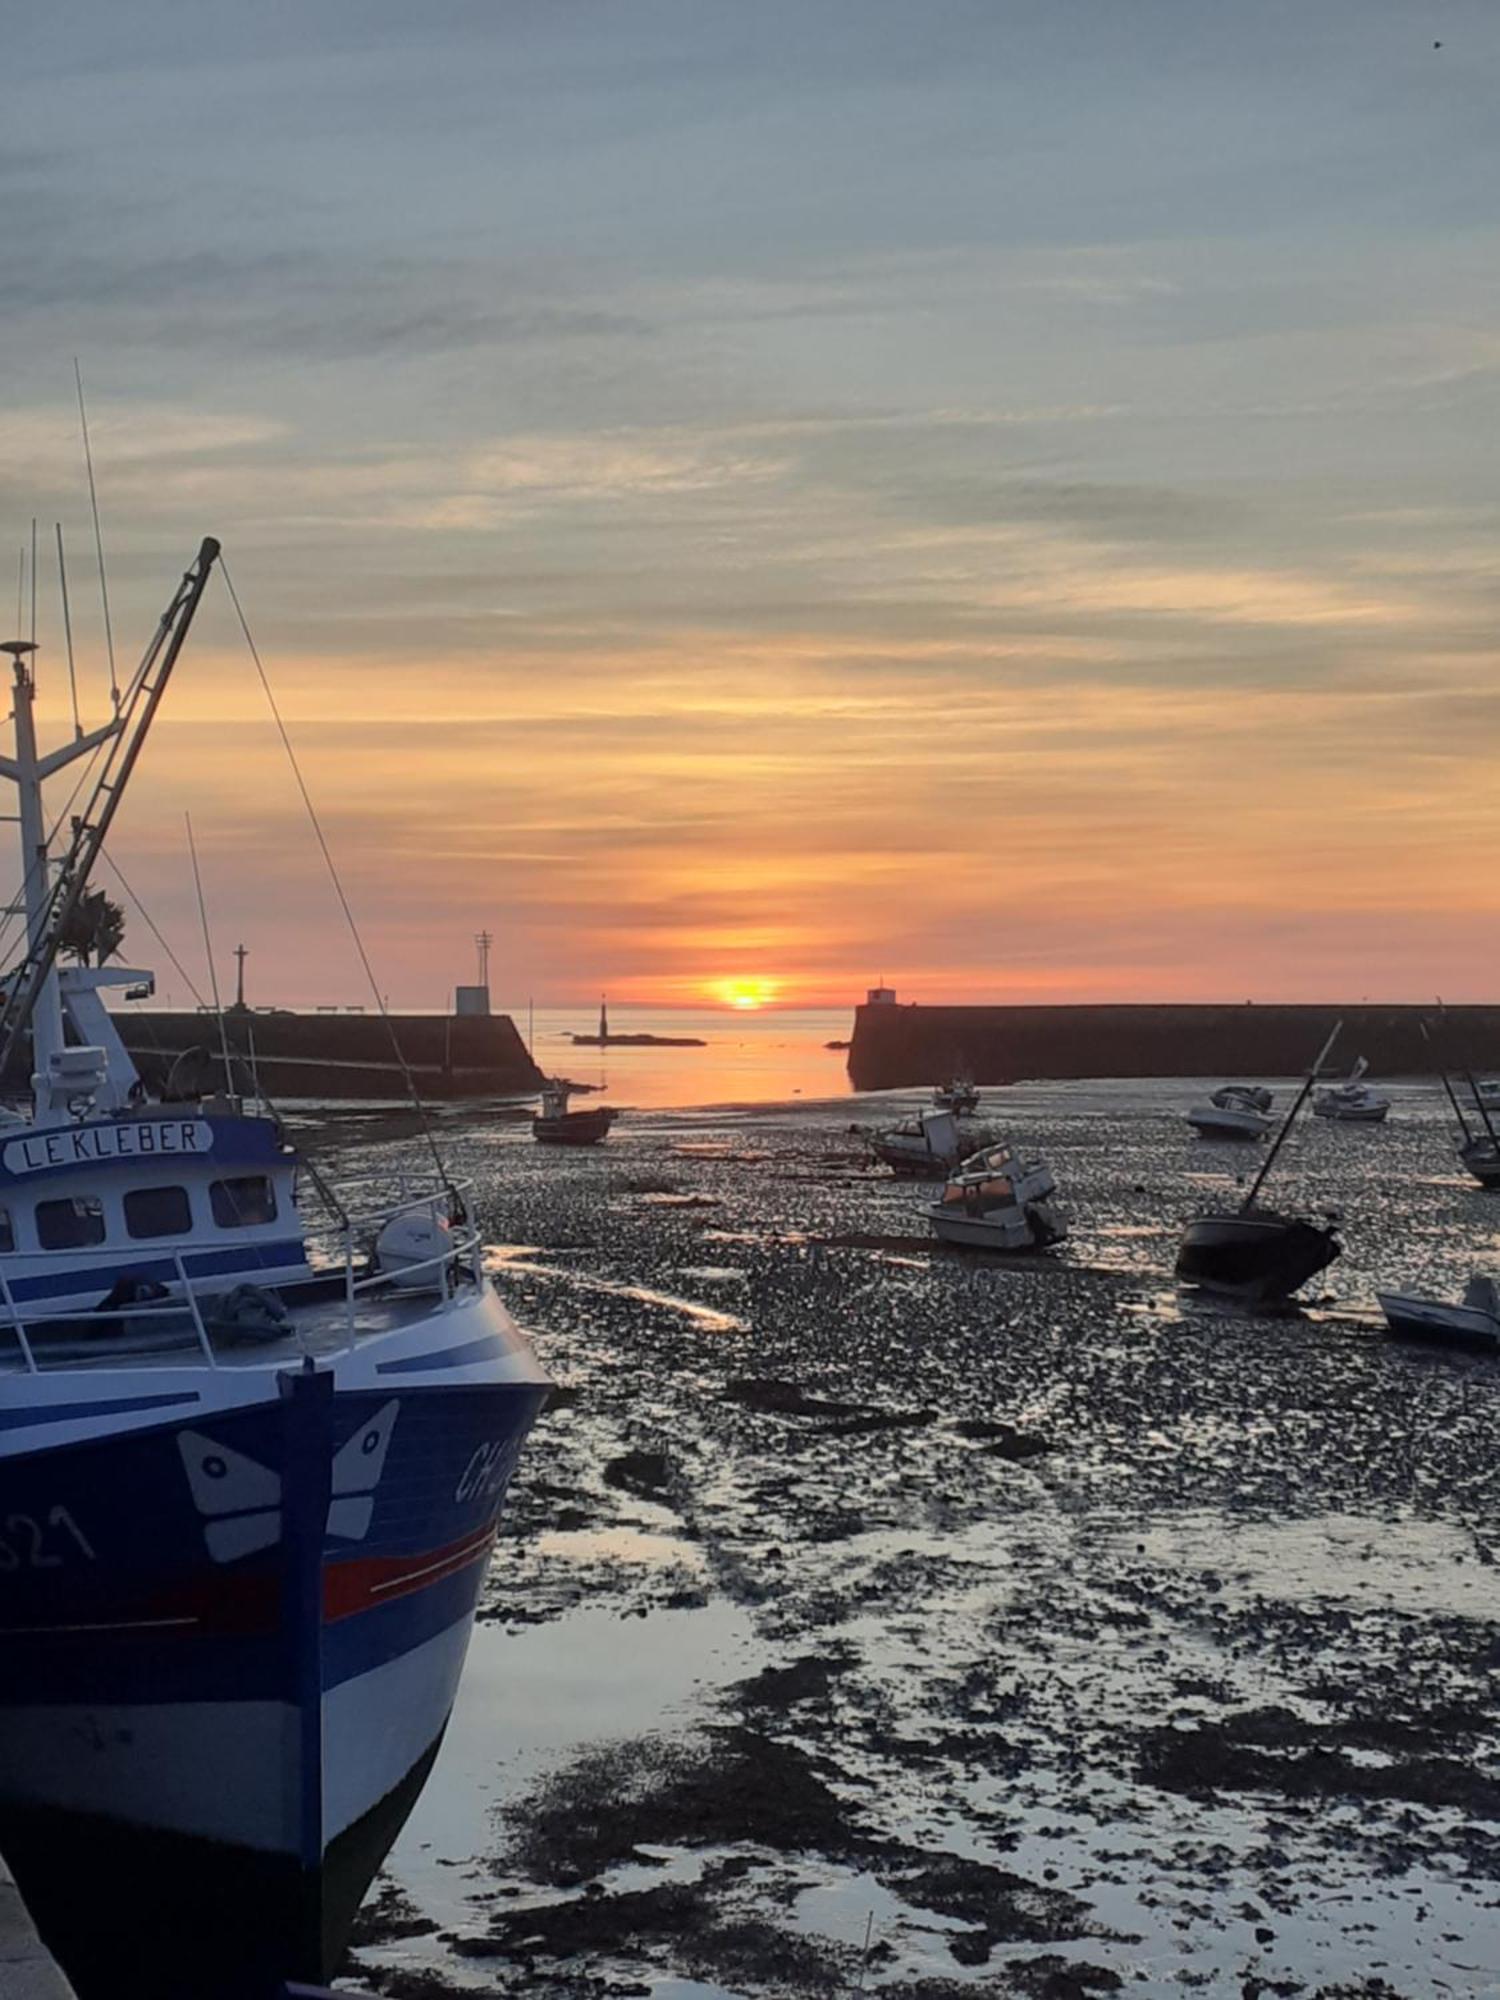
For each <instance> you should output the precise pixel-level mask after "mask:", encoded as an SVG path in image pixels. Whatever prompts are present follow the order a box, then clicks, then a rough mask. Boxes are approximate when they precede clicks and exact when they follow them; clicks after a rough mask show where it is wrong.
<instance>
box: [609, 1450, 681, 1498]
mask: <svg viewBox="0 0 1500 2000" xmlns="http://www.w3.org/2000/svg"><path fill="white" fill-rule="evenodd" d="M604 1483H605V1485H606V1486H614V1487H617V1488H618V1489H620V1490H621V1491H622V1492H625V1493H634V1494H635V1495H636V1497H637V1498H638V1499H642V1500H657V1499H660V1497H661V1495H662V1494H663V1493H665V1492H666V1490H667V1488H668V1487H669V1486H670V1485H671V1484H672V1461H671V1459H670V1458H669V1457H668V1456H667V1454H666V1452H664V1451H625V1452H621V1453H620V1455H619V1457H618V1458H612V1459H610V1460H609V1461H608V1463H607V1464H606V1465H605V1468H604Z"/></svg>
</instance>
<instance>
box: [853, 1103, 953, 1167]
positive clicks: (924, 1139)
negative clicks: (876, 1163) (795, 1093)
mask: <svg viewBox="0 0 1500 2000" xmlns="http://www.w3.org/2000/svg"><path fill="white" fill-rule="evenodd" d="M870 1150H871V1152H872V1153H874V1155H875V1157H876V1159H877V1160H883V1161H884V1162H885V1164H886V1165H887V1166H888V1167H889V1168H890V1169H891V1171H892V1172H893V1173H898V1174H923V1175H926V1176H928V1177H929V1178H934V1177H936V1176H937V1175H938V1174H945V1173H947V1171H948V1169H949V1168H950V1167H953V1166H956V1165H957V1164H958V1162H959V1160H960V1158H961V1157H962V1156H963V1152H964V1147H963V1145H962V1143H961V1142H960V1140H959V1136H958V1120H957V1118H956V1117H955V1116H954V1114H953V1113H952V1112H951V1111H919V1112H918V1113H917V1115H916V1117H915V1118H903V1119H902V1121H901V1123H900V1124H899V1125H892V1126H889V1127H888V1128H887V1129H886V1130H885V1131H884V1132H876V1133H873V1134H872V1135H871V1138H870Z"/></svg>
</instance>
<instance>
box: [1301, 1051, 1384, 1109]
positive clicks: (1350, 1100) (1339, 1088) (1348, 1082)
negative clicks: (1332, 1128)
mask: <svg viewBox="0 0 1500 2000" xmlns="http://www.w3.org/2000/svg"><path fill="white" fill-rule="evenodd" d="M1367 1067H1368V1065H1367V1064H1366V1062H1365V1059H1364V1057H1363V1056H1361V1057H1360V1059H1359V1061H1358V1062H1357V1063H1356V1064H1355V1065H1354V1067H1353V1069H1352V1070H1350V1072H1349V1074H1348V1076H1347V1077H1346V1078H1345V1080H1344V1081H1343V1082H1342V1083H1336V1084H1334V1085H1333V1086H1332V1087H1331V1088H1330V1089H1328V1090H1320V1091H1319V1092H1318V1094H1317V1096H1316V1097H1314V1099H1313V1115H1314V1116H1315V1117H1317V1118H1332V1119H1333V1120H1334V1121H1335V1122H1336V1123H1338V1124H1340V1125H1379V1124H1382V1123H1383V1122H1384V1120H1385V1118H1386V1117H1387V1115H1388V1114H1389V1112H1390V1108H1391V1100H1390V1099H1389V1098H1388V1097H1384V1096H1382V1095H1381V1093H1380V1092H1379V1091H1378V1090H1372V1089H1371V1088H1370V1086H1369V1084H1367V1083H1366V1082H1365V1080H1364V1077H1365V1071H1366V1069H1367Z"/></svg>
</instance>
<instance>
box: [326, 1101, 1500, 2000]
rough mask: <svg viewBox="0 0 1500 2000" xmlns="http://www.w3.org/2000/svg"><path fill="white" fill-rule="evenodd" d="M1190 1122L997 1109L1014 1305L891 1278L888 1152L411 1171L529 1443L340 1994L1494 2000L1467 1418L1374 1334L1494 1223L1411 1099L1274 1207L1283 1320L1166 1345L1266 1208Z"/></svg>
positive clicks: (1437, 1368)
mask: <svg viewBox="0 0 1500 2000" xmlns="http://www.w3.org/2000/svg"><path fill="white" fill-rule="evenodd" d="M1193 1094H1194V1091H1193V1087H1192V1086H1187V1085H1173V1086H1161V1087H1157V1086H1151V1085H1146V1084H1138V1083H1137V1084H1131V1085H1129V1086H1107V1085H1106V1086H1098V1085H1092V1086H1090V1085H1069V1086H1052V1087H1047V1088H1043V1087H1040V1086H1038V1087H1031V1088H1022V1089H1018V1090H1015V1091H1010V1092H1003V1093H998V1092H997V1093H994V1094H993V1095H992V1097H991V1098H990V1101H989V1105H988V1107H987V1115H988V1113H989V1112H993V1113H996V1114H1001V1116H1002V1122H1003V1123H1004V1125H1005V1127H1006V1128H1007V1129H1008V1130H1010V1131H1011V1132H1013V1133H1014V1134H1015V1136H1017V1137H1019V1138H1022V1139H1026V1140H1034V1141H1037V1142H1039V1143H1041V1144H1042V1145H1043V1146H1044V1147H1045V1149H1046V1150H1047V1152H1048V1155H1049V1157H1050V1159H1051V1161H1052V1164H1053V1166H1054V1169H1055V1171H1056V1173H1057V1178H1058V1182H1059V1188H1060V1196H1061V1199H1062V1201H1063V1203H1064V1205H1065V1207H1066V1208H1067V1209H1068V1211H1069V1214H1070V1217H1071V1219H1072V1223H1073V1237H1072V1240H1071V1242H1070V1243H1069V1244H1068V1245H1067V1246H1065V1247H1064V1248H1063V1249H1062V1250H1061V1251H1060V1252H1057V1253H1054V1254H1053V1255H1051V1256H1049V1257H1048V1258H1046V1259H1044V1260H1040V1261H1038V1262H1036V1263H1035V1264H1031V1265H1028V1264H1027V1263H1025V1262H1024V1261H1023V1260H1017V1259H1007V1260H1003V1261H1002V1260H992V1259H986V1258H984V1257H982V1256H975V1255H973V1254H970V1253H960V1252H953V1251H947V1250H937V1249H935V1248H933V1247H932V1246H930V1245H929V1244H928V1242H927V1241H926V1238H925V1235H924V1231H923V1225H922V1223H921V1219H920V1216H919V1214H918V1212H917V1211H918V1209H919V1206H920V1203H921V1202H922V1200H923V1199H925V1198H926V1196H925V1195H924V1192H923V1190H922V1188H921V1187H920V1186H913V1185H911V1184H904V1183H900V1182H896V1181H893V1180H891V1179H889V1178H888V1177H886V1176H885V1175H884V1174H883V1173H880V1172H876V1171H872V1170H871V1169H869V1168H868V1167H867V1165H866V1164H865V1161H864V1158H863V1155H862V1152H861V1149H860V1147H859V1144H858V1142H857V1141H856V1140H855V1139H854V1138H852V1137H851V1136H850V1135H849V1132H848V1126H849V1124H850V1122H851V1119H869V1118H872V1117H873V1116H875V1115H877V1113H878V1114H879V1115H883V1113H884V1111H885V1110H888V1109H889V1108H890V1105H891V1101H887V1102H886V1103H885V1104H884V1105H882V1106H880V1107H876V1106H873V1105H871V1104H870V1103H869V1102H868V1101H866V1102H865V1103H863V1104H861V1103H858V1102H853V1103H851V1102H847V1101H846V1102H840V1103H838V1104H836V1105H828V1106H822V1107H816V1106H807V1107H800V1106H798V1107H787V1108H781V1109H777V1108H765V1107H762V1108H759V1109H757V1110H754V1111H747V1112H741V1113H723V1114H704V1115H702V1116H699V1117H687V1116H682V1115H655V1116H648V1115H642V1116H640V1117H638V1118H637V1119H634V1120H632V1121H630V1122H628V1123H626V1124H624V1125H622V1126H621V1127H619V1128H617V1131H616V1134H615V1135H614V1137H612V1138H611V1140H610V1141H609V1143H608V1145H607V1146H605V1147H604V1148H601V1149H600V1150H598V1151H597V1152H591V1153H581V1154H577V1155H572V1154H559V1153H554V1152H551V1151H549V1150H547V1149H544V1148H540V1147H536V1146H534V1145H532V1144H531V1143H530V1141H529V1138H527V1137H526V1135H525V1133H524V1130H523V1129H518V1128H517V1127H516V1126H515V1124H514V1123H513V1122H507V1121H502V1120H497V1121H494V1122H493V1123H490V1122H486V1121H484V1120H470V1121H467V1122H465V1121H459V1122H457V1123H455V1124H454V1125H452V1126H451V1127H450V1128H449V1129H448V1131H447V1133H446V1137H445V1143H447V1144H448V1145H449V1146H450V1148H451V1150H452V1153H453V1156H454V1160H455V1163H456V1165H457V1166H458V1167H459V1169H460V1170H461V1171H462V1172H463V1173H465V1174H472V1175H474V1176H475V1177H476V1179H477V1180H478V1181H479V1183H480V1186H481V1190H482V1194H481V1213H482V1218H483V1221H484V1224H485V1228H486V1231H487V1234H488V1236H489V1237H490V1238H491V1239H492V1241H493V1243H494V1245H495V1250H494V1259H495V1263H496V1265H497V1267H498V1268H499V1270H500V1272H501V1275H502V1278H503V1282H504V1285H505V1289H506V1294H507V1296H508V1298H509V1300H510V1302H511V1304H512V1307H513V1309H514V1310H515V1311H516V1313H517V1315H518V1317H519V1318H520V1319H521V1320H522V1322H523V1324H525V1325H526V1326H527V1328H528V1330H529V1331H530V1333H531V1334H532V1336H533V1338H534V1340H535V1343H536V1345H537V1348H538V1350H539V1352H540V1354H541V1356H542V1358H543V1360H544V1362H545V1363H546V1365H547V1367H548V1368H549V1370H550V1371H551V1373H552V1374H553V1376H554V1377H555V1379H556V1380H557V1382H558V1384H559V1393H558V1395H557V1397H556V1399H555V1402H554V1405H553V1407H552V1408H551V1409H550V1410H549V1412H548V1413H547V1414H546V1416H545V1417H544V1418H543V1420H542V1422H541V1423H540V1425H539V1426H538V1429H537V1432H536V1434H535V1436H534V1439H533V1441H532V1443H531V1446H530V1447H529V1449H528V1452H527V1454H526V1456H525V1458H524V1460H523V1464H522V1469H521V1472H520V1475H519V1477H518V1480H517V1484H516V1486H515V1488H514V1491H513V1494H512V1499H511V1504H510V1507H509V1510H508V1513H507V1516H506V1520H505V1524H504V1535H503V1539H502V1543H501V1546H500V1549H499V1551H498V1553H497V1556H496V1560H495V1563H494V1567H493V1571H492V1575H491V1578H490V1581H489V1585H488V1589H487V1592H486V1596H485V1602H484V1609H483V1622H482V1624H481V1626H480V1628H479V1630H478V1632H477V1634H476V1640H475V1647H474V1651H473V1654H472V1656H471V1662H470V1670H469V1674H468V1677H467V1679H466V1682H465V1686H464V1689H463V1691H462V1694H461V1697H460V1704H459V1710H458V1713H457V1714H456V1716H455V1721H454V1725H453V1729H452V1731H451V1732H450V1737H449V1741H448V1743H447V1745H446V1746H445V1749H444V1752H443V1755H442V1757H441V1758H440V1760H439V1763H438V1766H437V1769H436V1772H435V1774H434V1777H433V1779H432V1781H431V1783H430V1784H429V1787H428V1791H427V1793H426V1795H425V1796H424V1798H423V1799H422V1801H421V1802H420V1804H419V1806H418V1808H417V1810H416V1812H415V1814H414V1815H413V1818H412V1820H411V1822H410V1824H409V1826H408V1828H407V1829H406V1831H405V1833H404V1834H403V1836H402V1839H401V1841H400V1842H399V1844H398V1846H397V1848H396V1850H395V1852H394V1853H393V1855H392V1857H391V1862H390V1865H389V1867H388V1870H387V1872H386V1877H385V1879H384V1882H383V1884H382V1885H377V1894H376V1895H375V1896H374V1897H372V1901H371V1904H370V1905H369V1906H368V1907H367V1911H366V1914H365V1919H364V1922H363V1925H362V1931H361V1938H362V1942H361V1943H360V1944H359V1945H358V1946H357V1948H356V1949H355V1951H354V1952H353V1954H352V1955H351V1959H350V1963H349V1965H348V1967H347V1968H346V1972H345V1980H344V1983H346V1984H348V1985H350V1986H351V1987H364V1988H366V1989H367V1990H372V1991H379V1992H383V1993H387V1994H390V1995H393V1996H403V1995H405V1996H415V1995H425V1994H441V1993H448V1992H451V1991H465V1992H466V1991H480V1992H517V1993H519V1992H520V1991H522V1990H523V1989H525V1990H526V1991H528V1992H535V1991H536V1990H538V1989H541V1990H545V1991H551V1992H554V1993H557V1994H572V1993H590V1994H617V1995H628V1994H646V1993H648V1992H651V1993H658V1994H661V1995H662V1996H663V2000H707V1996H710V1995H715V1994H723V1993H744V1994H760V1993H767V1994H787V1995H791V1994H817V1993H824V1992H828V1993H831V1992H834V1991H839V1990H843V1989H845V1988H847V1987H849V1986H850V1985H852V1984H854V1983H856V1982H857V1981H860V1980H862V1981H863V1983H864V1985H865V1986H866V1987H867V1988H869V1989H871V1990H875V1989H878V1990H880V1991H882V1992H884V1993H887V1994H890V1995H893V1996H900V2000H944V1996H946V1995H948V1994H949V1993H950V1992H951V1993H954V1994H957V1993H960V1992H962V1993H965V1994H967V1993H977V1992H980V1991H983V1992H986V1993H998V1994H1012V1993H1013V1994H1022V1995H1047V1996H1057V2000H1061V1996H1070V1995H1082V1994H1094V1993H1105V1992H1112V1991H1121V1990H1124V1991H1129V1992H1132V1993H1136V1994H1141V1995H1167V1994H1178V1993H1181V1992H1183V1991H1190V1990H1200V1991H1206V1992H1210V1993H1216V1994H1217V1993H1228V1994H1234V1995H1248V1996H1251V2000H1257V1996H1260V1995H1273V1994H1275V1995H1282V1994H1285V1995H1295V1994H1306V1995H1309V1996H1310V1995H1314V1994H1320V1993H1321V1994H1325V1995H1328V1996H1332V1995H1335V1994H1345V1993H1349V1994H1354V1993H1359V1994H1368V1995H1390V1994H1398V1995H1405V1996H1417V1995H1426V1994H1432V1993H1438V1992H1443V1993H1457V1994H1483V1993H1493V1992H1500V1978H1497V1975H1496V1973H1495V1971H1494V1970H1493V1969H1492V1968H1493V1967H1494V1965H1495V1963H1496V1953H1495V1948H1494V1930H1495V1905H1496V1901H1497V1895H1500V1891H1497V1887H1496V1875H1497V1863H1500V1759H1497V1754H1496V1752H1497V1730H1500V1706H1497V1704H1500V1695H1497V1674H1496V1669H1497V1666H1500V1579H1497V1570H1496V1568H1495V1554H1496V1543H1497V1542H1500V1527H1497V1511H1496V1506H1495V1500H1496V1485H1497V1478H1500V1474H1497V1454H1496V1424H1495V1412H1496V1393H1497V1383H1500V1373H1497V1371H1496V1369H1495V1368H1494V1367H1493V1366H1490V1365H1487V1364H1484V1363H1477V1362H1473V1361H1460V1360H1452V1359H1445V1358H1440V1357H1435V1356H1432V1355H1430V1354H1425V1353H1414V1352H1412V1351H1409V1350H1404V1349H1402V1348H1400V1347H1397V1346H1395V1345H1393V1344H1392V1343H1390V1342H1388V1341H1387V1340H1386V1339H1385V1337H1384V1333H1383V1328H1382V1325H1381V1322H1380V1319H1379V1315H1378V1310H1377V1309H1376V1307H1375V1304H1374V1290H1375V1287H1376V1284H1377V1283H1379V1284H1381V1285H1386V1284H1392V1283H1400V1284H1402V1285H1404V1286H1406V1287H1407V1288H1409V1289H1422V1288H1430V1289H1433V1290H1435V1291H1436V1292H1438V1293H1440V1294H1444V1295H1453V1296H1456V1294H1457V1292H1458V1290H1459V1289H1460V1287H1461V1285H1462V1283H1463V1280H1464V1278H1465V1277H1466V1276H1467V1274H1468V1272H1469V1270H1470V1269H1472V1268H1474V1267H1476V1266H1482V1267H1485V1268H1490V1269H1495V1268H1496V1266H1497V1264H1500V1257H1497V1248H1500V1198H1497V1197H1495V1196H1486V1195H1485V1194H1484V1193H1482V1192H1481V1191H1480V1190H1478V1189H1477V1188H1473V1187H1472V1186H1471V1185H1470V1184H1469V1183H1468V1182H1467V1181H1466V1179H1465V1178H1464V1177H1463V1176H1462V1175H1461V1174H1460V1173H1459V1172H1458V1171H1456V1170H1455V1165H1454V1162H1453V1160H1452V1154H1451V1142H1450V1139H1449V1135H1448V1130H1447V1127H1446V1125H1445V1123H1444V1121H1443V1118H1442V1116H1441V1111H1440V1107H1439V1105H1438V1103H1437V1102H1436V1101H1435V1096H1434V1094H1433V1093H1432V1092H1431V1091H1428V1090H1420V1089H1416V1088H1406V1087H1400V1088H1398V1089H1397V1091H1396V1093H1395V1094H1396V1098H1397V1106H1396V1111H1395V1113H1394V1114H1393V1120H1392V1122H1391V1123H1390V1124H1389V1125H1387V1126H1386V1127H1383V1128H1373V1129H1351V1128H1329V1127H1326V1126H1321V1125H1316V1124H1314V1123H1313V1122H1312V1121H1309V1122H1308V1124H1307V1126H1306V1128H1305V1129H1303V1130H1301V1131H1299V1134H1298V1135H1297V1136H1296V1137H1295V1138H1294V1140H1293V1141H1292V1144H1291V1146H1290V1147H1289V1149H1288V1154H1287V1166H1286V1172H1285V1174H1284V1175H1278V1183H1277V1185H1278V1193H1279V1196H1283V1197H1284V1198H1285V1199H1287V1200H1288V1201H1292V1200H1295V1201H1298V1202H1302V1203H1307V1204H1311V1205H1313V1206H1317V1207H1324V1206H1336V1207H1339V1208H1341V1209H1342V1210H1344V1212H1345V1214H1346V1216H1347V1224H1346V1230H1345V1234H1346V1240H1347V1243H1348V1253H1347V1255H1346V1258H1345V1260H1344V1261H1343V1262H1342V1263H1340V1264H1338V1265H1335V1266H1334V1267H1333V1269H1332V1270H1331V1271H1330V1272H1328V1273H1326V1274H1325V1280H1326V1292H1325V1295H1324V1297H1323V1298H1322V1300H1321V1302H1320V1303H1317V1304H1315V1305H1314V1306H1313V1307H1311V1308H1310V1309H1309V1310H1308V1311H1306V1312H1290V1313H1282V1314H1278V1315H1274V1316H1261V1317H1256V1316H1251V1315H1245V1314H1232V1313H1223V1312H1220V1311H1216V1310H1213V1309H1211V1308H1208V1307H1206V1306H1204V1305H1202V1304H1198V1303H1194V1302H1191V1301H1186V1300H1184V1299H1182V1298H1181V1297H1179V1295H1178V1294H1177V1293H1176V1292H1175V1291H1174V1289H1173V1287H1172V1285H1171V1283H1170V1279H1169V1275H1168V1274H1169V1272H1170V1267H1171V1260H1172V1254H1173V1250H1174V1247H1175V1240H1176V1235H1177V1231H1178V1228H1179V1226H1180V1223H1181V1221H1182V1220H1183V1218H1184V1217H1185V1216H1186V1215H1187V1214H1189V1213H1190V1212H1191V1211H1192V1210H1193V1208H1194V1207H1195V1206H1196V1205H1197V1204H1198V1203H1199V1202H1201V1201H1202V1200H1203V1199H1204V1198H1205V1197H1206V1196H1207V1195H1209V1194H1210V1193H1213V1192H1222V1191H1223V1190H1225V1189H1227V1188H1229V1187H1230V1186H1232V1184H1233V1180H1234V1177H1235V1175H1236V1174H1245V1173H1247V1172H1253V1170H1254V1165H1255V1163H1256V1161H1257V1160H1258V1158H1259V1150H1258V1149H1254V1148H1252V1149H1249V1150H1248V1151H1246V1150H1242V1149H1238V1148H1234V1147H1226V1146H1217V1145H1211V1144H1205V1143H1203V1142H1202V1141H1198V1140H1195V1139H1194V1138H1193V1137H1192V1135H1191V1134H1190V1133H1189V1132H1188V1131H1187V1129H1186V1127H1184V1126H1182V1125H1181V1123H1180V1121H1179V1120H1178V1119H1177V1118H1175V1117H1174V1116H1173V1115H1172V1114H1173V1112H1180V1111H1181V1109H1183V1108H1185V1106H1186V1104H1187V1102H1188V1101H1189V1099H1190V1098H1191V1096H1192V1095H1193ZM914 1101H915V1100H914V1099H913V1098H907V1099H898V1100H894V1102H895V1103H896V1104H898V1105H901V1106H903V1107H904V1106H906V1105H909V1104H911V1103H912V1102H914ZM399 1150H400V1149H399V1148H393V1147H392V1146H390V1145H378V1146H371V1147H370V1148H369V1149H368V1151H367V1153H366V1154H365V1156H364V1157H365V1164H366V1166H367V1168H368V1171H369V1172H370V1173H371V1175H372V1176H374V1177H377V1178H379V1177H382V1176H384V1175H385V1174H386V1173H388V1172H389V1171H390V1169H391V1167H392V1164H393V1162H394V1161H395V1159H396V1158H397V1156H398V1154H399ZM867 1932H868V1943H867Z"/></svg>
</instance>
